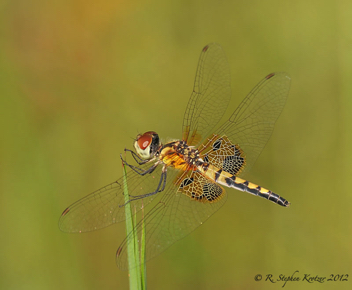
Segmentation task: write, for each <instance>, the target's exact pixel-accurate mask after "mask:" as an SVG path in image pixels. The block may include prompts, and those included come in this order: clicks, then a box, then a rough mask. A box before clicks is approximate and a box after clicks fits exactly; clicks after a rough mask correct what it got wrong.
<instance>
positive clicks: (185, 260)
mask: <svg viewBox="0 0 352 290" xmlns="http://www.w3.org/2000/svg"><path fill="white" fill-rule="evenodd" d="M0 11H1V12H0V13H1V14H0V16H1V17H0V23H1V25H0V76H1V77H0V100H1V103H0V118H1V141H0V146H1V147H0V174H1V176H0V177H1V181H0V185H1V193H0V194H1V196H0V219H1V239H0V267H1V268H0V289H127V287H128V273H127V272H123V271H120V270H119V269H118V268H117V267H116V265H115V252H116V249H117V247H118V246H119V244H120V243H121V242H122V240H123V239H124V237H125V227H124V224H119V225H115V226H112V227H109V228H106V229H104V230H100V231H97V232H91V233H88V234H82V235H73V234H72V235H70V234H65V233H62V232H61V231H60V230H59V229H58V219H59V217H60V214H61V213H62V211H63V210H64V209H65V208H66V207H67V206H68V205H70V204H71V203H73V202H74V201H76V200H78V199H79V198H81V197H83V196H85V195H86V194H88V193H90V192H92V191H94V190H96V189H98V188H100V187H102V186H104V185H106V184H108V183H110V182H112V181H114V180H116V179H117V177H119V176H120V175H121V172H122V170H121V163H120V159H119V154H120V152H122V151H123V149H124V148H125V147H129V148H131V147H132V138H134V137H135V135H136V134H137V132H144V131H149V130H154V131H157V132H158V133H159V134H160V136H163V137H164V138H167V137H172V138H179V137H181V125H182V117H183V113H184V109H185V107H186V104H187V101H188V98H189V96H190V94H191V91H192V87H193V80H194V76H195V70H196V66H197V62H198V57H199V54H200V51H201V49H202V47H203V46H204V45H206V44H207V43H209V42H218V43H220V44H221V45H222V46H223V48H224V50H225V53H226V54H227V58H228V61H229V64H230V66H231V73H232V90H233V95H232V101H231V104H230V108H229V111H228V114H229V113H230V111H232V110H234V108H236V106H237V104H238V103H239V102H240V101H241V100H242V99H243V98H244V96H245V95H246V94H247V93H248V92H249V91H250V90H251V89H252V87H253V86H254V85H256V83H257V82H259V80H261V79H262V78H263V77H264V76H265V75H267V74H268V73H270V72H273V71H287V72H288V73H289V74H290V75H291V77H292V86H291V91H290V95H289V99H288V102H287V104H286V107H285V109H284V111H283V113H282V115H281V117H280V118H279V120H278V123H277V125H276V128H275V131H274V134H273V136H272V138H271V140H270V142H269V143H268V145H267V147H266V148H265V150H264V151H263V153H262V155H261V157H260V158H259V160H258V161H257V163H256V165H255V166H254V167H253V169H252V170H251V172H250V174H248V175H247V176H246V178H248V179H250V180H252V181H253V182H256V183H258V184H260V185H262V186H265V187H267V188H270V189H272V190H273V191H274V192H277V193H278V194H280V195H282V196H284V197H285V198H287V199H288V200H289V201H290V202H291V203H292V205H291V207H290V208H287V209H285V208H281V207H279V206H276V205H274V204H272V203H270V202H267V201H265V200H263V199H260V198H255V197H252V196H250V195H248V194H243V193H241V192H237V191H234V190H229V198H228V201H227V203H226V204H225V206H224V207H223V208H222V209H221V210H220V211H219V212H217V213H216V214H215V215H214V216H213V217H212V218H211V219H209V220H208V221H207V222H206V223H205V224H204V225H203V226H201V227H200V228H199V229H198V230H197V231H195V232H194V233H192V234H191V235H189V236H188V237H187V238H185V239H183V240H182V241H180V242H178V243H177V244H175V245H174V246H173V247H171V248H170V249H169V250H168V251H166V252H164V253H163V254H162V255H160V256H158V257H157V258H155V259H153V260H151V261H150V262H148V264H147V266H148V270H147V271H148V286H149V288H150V289H180V288H182V289H279V288H281V287H282V285H283V283H282V282H277V283H276V284H272V283H270V282H268V281H267V282H265V281H260V282H256V281H255V280H254V277H255V275H257V274H262V275H263V276H264V279H265V275H266V274H272V275H273V276H274V278H277V277H278V276H279V275H280V274H283V275H286V276H289V275H292V274H293V273H294V272H295V271H296V270H298V271H299V273H298V274H296V275H295V276H298V277H301V278H302V277H303V274H304V273H306V274H311V275H312V276H316V275H319V276H325V277H327V278H329V277H330V274H350V275H352V271H351V270H352V267H351V265H352V251H351V237H352V235H351V233H352V232H351V217H352V214H351V201H352V197H351V196H352V194H351V188H352V186H351V185H352V184H351V177H350V176H351V173H352V172H351V171H352V170H351V164H352V154H351V148H352V133H351V129H352V126H351V124H352V116H351V112H352V101H351V94H352V81H351V80H352V53H351V52H352V34H351V27H352V2H351V1H348V0H344V1H324V2H321V1H302V0H301V1H282V0H267V1H244V0H243V1H242V0H241V1H208V0H202V1H200V0H198V1H173V2H171V1H116V0H114V1H108V0H107V1H91V0H86V1H82V0H71V1H59V2H56V1H37V0H34V1H23V0H22V1H20V0H18V1H6V0H5V1H2V2H1V3H0ZM171 110H172V111H171ZM351 279H352V277H350V280H351ZM285 288H290V289H310V290H312V289H351V288H352V286H351V282H350V281H348V282H325V283H323V284H320V283H318V282H315V283H312V284H309V283H307V282H302V281H301V282H291V283H290V282H288V284H286V286H285Z"/></svg>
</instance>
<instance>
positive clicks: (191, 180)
mask: <svg viewBox="0 0 352 290" xmlns="http://www.w3.org/2000/svg"><path fill="white" fill-rule="evenodd" d="M193 181H194V179H193V177H191V178H185V179H184V180H183V181H182V183H181V185H180V188H181V189H182V188H184V187H185V186H188V185H190V184H191V183H192V182H193Z"/></svg>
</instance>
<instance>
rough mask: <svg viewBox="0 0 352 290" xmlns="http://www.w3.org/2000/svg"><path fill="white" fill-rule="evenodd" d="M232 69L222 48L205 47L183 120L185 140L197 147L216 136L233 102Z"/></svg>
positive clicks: (214, 44) (216, 45) (218, 46)
mask: <svg viewBox="0 0 352 290" xmlns="http://www.w3.org/2000/svg"><path fill="white" fill-rule="evenodd" d="M230 83H231V76H230V67H229V65H228V62H227V59H226V56H225V53H224V51H223V50H222V48H221V46H220V45H219V44H216V43H211V44H209V45H207V46H205V47H204V48H203V50H202V52H201V55H200V57H199V62H198V67H197V72H196V78H195V81H194V87H193V92H192V95H191V97H190V99H189V101H188V104H187V108H186V111H185V115H184V119H183V128H182V129H183V130H182V133H183V135H182V136H183V140H185V141H186V142H187V144H188V145H196V144H198V143H199V142H201V141H203V139H204V138H205V137H207V136H208V135H210V134H211V133H212V132H213V129H214V127H215V126H216V124H217V123H218V122H219V121H220V119H221V117H222V116H223V115H224V113H225V111H226V108H227V106H228V104H229V101H230V98H231V87H230Z"/></svg>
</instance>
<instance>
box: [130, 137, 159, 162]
mask: <svg viewBox="0 0 352 290" xmlns="http://www.w3.org/2000/svg"><path fill="white" fill-rule="evenodd" d="M160 145H161V143H160V139H159V135H158V134H157V133H155V132H153V131H148V132H145V133H144V134H142V135H141V134H138V135H137V137H136V140H135V141H134V144H133V146H134V149H135V150H136V153H137V154H138V156H139V157H141V158H142V159H151V158H153V157H154V155H155V153H156V152H157V151H158V148H159V147H160Z"/></svg>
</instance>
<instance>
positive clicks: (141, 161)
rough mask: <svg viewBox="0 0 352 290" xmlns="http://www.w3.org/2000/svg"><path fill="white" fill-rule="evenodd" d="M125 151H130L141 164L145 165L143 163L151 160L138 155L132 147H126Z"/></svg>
mask: <svg viewBox="0 0 352 290" xmlns="http://www.w3.org/2000/svg"><path fill="white" fill-rule="evenodd" d="M125 152H130V153H131V155H132V157H133V158H134V160H135V161H136V162H137V163H138V164H139V165H143V164H145V163H147V162H149V161H150V160H148V159H146V160H144V159H142V158H141V157H139V156H138V154H136V152H134V151H132V150H130V149H127V148H125Z"/></svg>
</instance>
